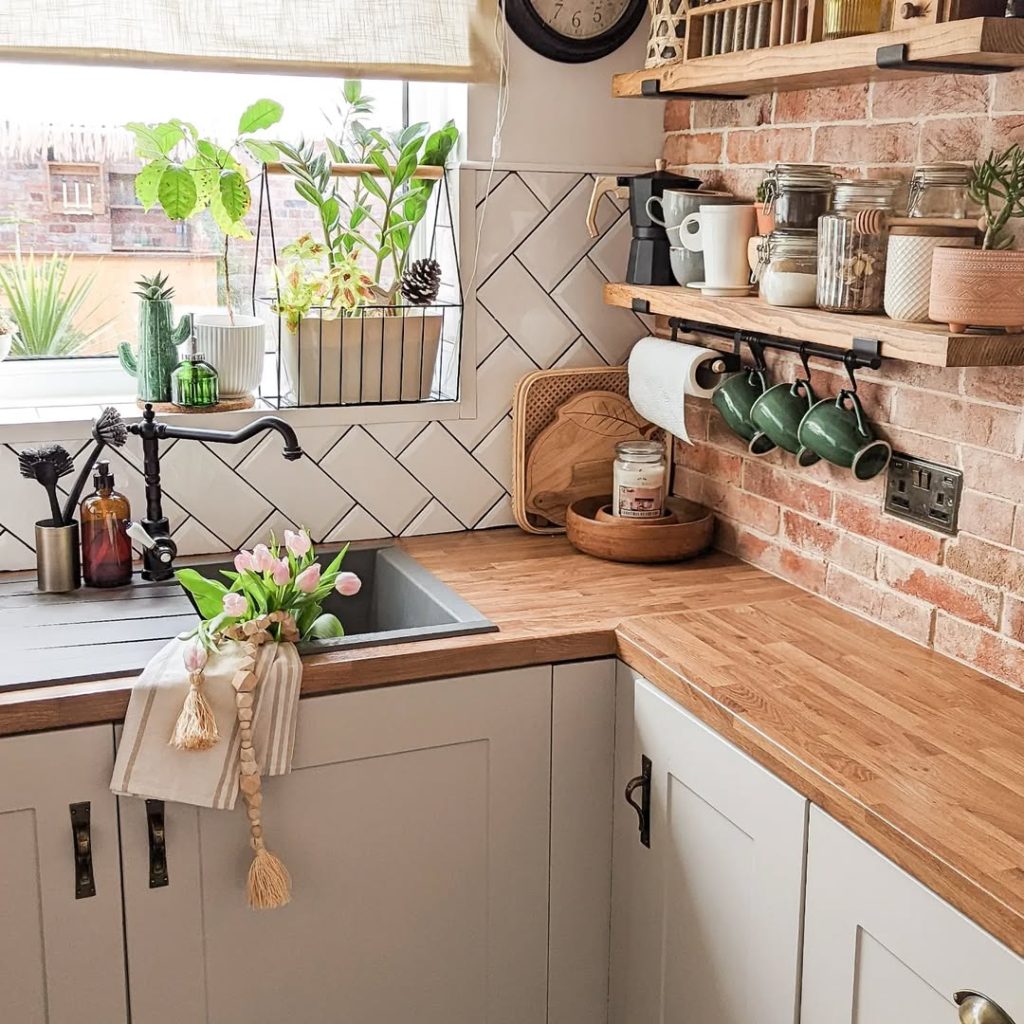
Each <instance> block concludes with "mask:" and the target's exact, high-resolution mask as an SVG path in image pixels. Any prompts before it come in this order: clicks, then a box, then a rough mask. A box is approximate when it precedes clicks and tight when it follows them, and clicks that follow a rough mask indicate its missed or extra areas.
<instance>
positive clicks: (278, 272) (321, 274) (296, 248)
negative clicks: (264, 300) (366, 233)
mask: <svg viewBox="0 0 1024 1024" xmlns="http://www.w3.org/2000/svg"><path fill="white" fill-rule="evenodd" d="M326 252H327V250H326V248H325V247H324V246H323V245H321V244H320V243H319V242H314V241H313V238H312V236H310V235H303V236H302V237H301V238H299V239H297V240H296V241H294V242H292V244H291V245H287V246H285V247H284V248H283V249H282V250H281V257H282V258H283V259H284V261H285V262H284V264H283V266H280V267H274V276H275V278H276V280H277V301H276V302H275V303H274V305H273V306H272V307H271V308H272V309H273V311H274V312H275V313H277V314H279V315H280V316H283V317H284V318H285V322H286V324H287V326H288V330H289V331H291V332H292V333H293V334H294V333H295V332H296V331H298V329H299V321H300V320H301V319H302V318H303V317H304V316H306V315H307V314H308V313H309V311H310V310H311V309H313V308H318V309H319V310H320V316H321V318H322V319H324V320H334V319H336V318H337V317H339V316H343V315H345V314H346V313H351V312H352V311H353V310H354V309H357V308H358V307H359V306H361V305H362V304H363V303H365V302H368V301H370V300H372V298H373V281H371V280H370V278H369V276H368V275H367V274H366V272H365V271H364V270H363V269H362V268H361V267H360V266H359V261H358V253H357V252H355V253H342V254H340V255H339V256H338V257H337V258H336V259H334V260H332V261H330V262H329V263H326V264H325V261H324V257H325V255H326Z"/></svg>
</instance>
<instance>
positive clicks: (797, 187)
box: [764, 164, 836, 228]
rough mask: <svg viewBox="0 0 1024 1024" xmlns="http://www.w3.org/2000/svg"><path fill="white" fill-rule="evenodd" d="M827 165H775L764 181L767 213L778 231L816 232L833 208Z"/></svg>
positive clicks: (832, 178)
mask: <svg viewBox="0 0 1024 1024" xmlns="http://www.w3.org/2000/svg"><path fill="white" fill-rule="evenodd" d="M835 179H836V175H835V172H834V171H833V170H832V168H831V167H829V165H828V164H776V165H775V166H774V167H773V168H772V169H771V170H770V171H769V172H768V174H767V175H766V177H765V179H764V212H765V213H766V214H771V215H772V217H773V218H774V223H775V227H776V228H814V227H817V224H818V218H819V217H820V216H821V215H822V214H823V213H827V212H828V210H829V209H830V208H831V206H832V186H833V184H834V183H835Z"/></svg>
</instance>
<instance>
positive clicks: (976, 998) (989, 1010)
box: [953, 989, 1013, 1024]
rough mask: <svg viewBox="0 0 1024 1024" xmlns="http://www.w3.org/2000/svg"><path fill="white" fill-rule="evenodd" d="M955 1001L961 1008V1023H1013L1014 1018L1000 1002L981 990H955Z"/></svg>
mask: <svg viewBox="0 0 1024 1024" xmlns="http://www.w3.org/2000/svg"><path fill="white" fill-rule="evenodd" d="M953 1002H954V1003H956V1005H957V1006H958V1007H959V1008H960V1024H1013V1018H1012V1017H1011V1016H1010V1015H1009V1014H1008V1013H1007V1012H1006V1011H1005V1010H1004V1009H1003V1008H1002V1007H1001V1006H1000V1005H999V1004H998V1003H996V1002H993V1000H991V999H989V997H988V996H986V995H982V994H981V993H980V992H973V991H972V990H971V989H965V990H964V991H963V992H954V993H953Z"/></svg>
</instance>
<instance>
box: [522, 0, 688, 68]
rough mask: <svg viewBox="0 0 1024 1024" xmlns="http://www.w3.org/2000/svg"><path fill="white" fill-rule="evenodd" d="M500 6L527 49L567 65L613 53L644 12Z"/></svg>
mask: <svg viewBox="0 0 1024 1024" xmlns="http://www.w3.org/2000/svg"><path fill="white" fill-rule="evenodd" d="M503 2H504V6H505V13H506V16H507V17H508V23H509V26H510V27H511V29H512V31H513V32H515V33H516V35H517V36H519V38H520V39H522V40H523V42H525V43H526V44H527V46H529V47H531V48H532V49H534V50H536V52H537V53H540V54H542V55H543V56H545V57H549V58H550V59H551V60H558V61H562V62H564V63H567V64H581V63H584V62H585V61H590V60H597V59H598V58H600V57H604V56H606V55H607V54H609V53H612V52H613V51H614V50H617V49H618V48H619V47H620V46H621V45H622V44H623V43H624V42H625V41H626V40H627V39H628V38H629V37H630V36H631V35H632V34H633V32H634V31H635V30H636V28H637V27H638V26H639V25H640V23H641V22H642V21H643V18H644V15H645V14H646V13H647V10H648V0H503ZM679 2H682V0H679ZM693 2H697V0H693Z"/></svg>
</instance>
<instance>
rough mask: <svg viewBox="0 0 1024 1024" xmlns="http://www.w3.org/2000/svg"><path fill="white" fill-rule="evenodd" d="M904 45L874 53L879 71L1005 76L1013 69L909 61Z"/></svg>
mask: <svg viewBox="0 0 1024 1024" xmlns="http://www.w3.org/2000/svg"><path fill="white" fill-rule="evenodd" d="M909 53H910V47H909V46H908V45H907V44H906V43H891V44H889V45H888V46H880V47H879V48H878V49H877V50H876V51H875V65H876V66H877V67H878V68H879V70H881V71H919V72H921V73H922V74H929V75H931V74H936V73H937V74H945V75H1005V74H1007V73H1008V72H1010V71H1014V70H1016V69H1015V68H1011V67H1006V66H1003V65H1001V64H960V63H957V62H956V61H952V60H911V59H910V56H909Z"/></svg>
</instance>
